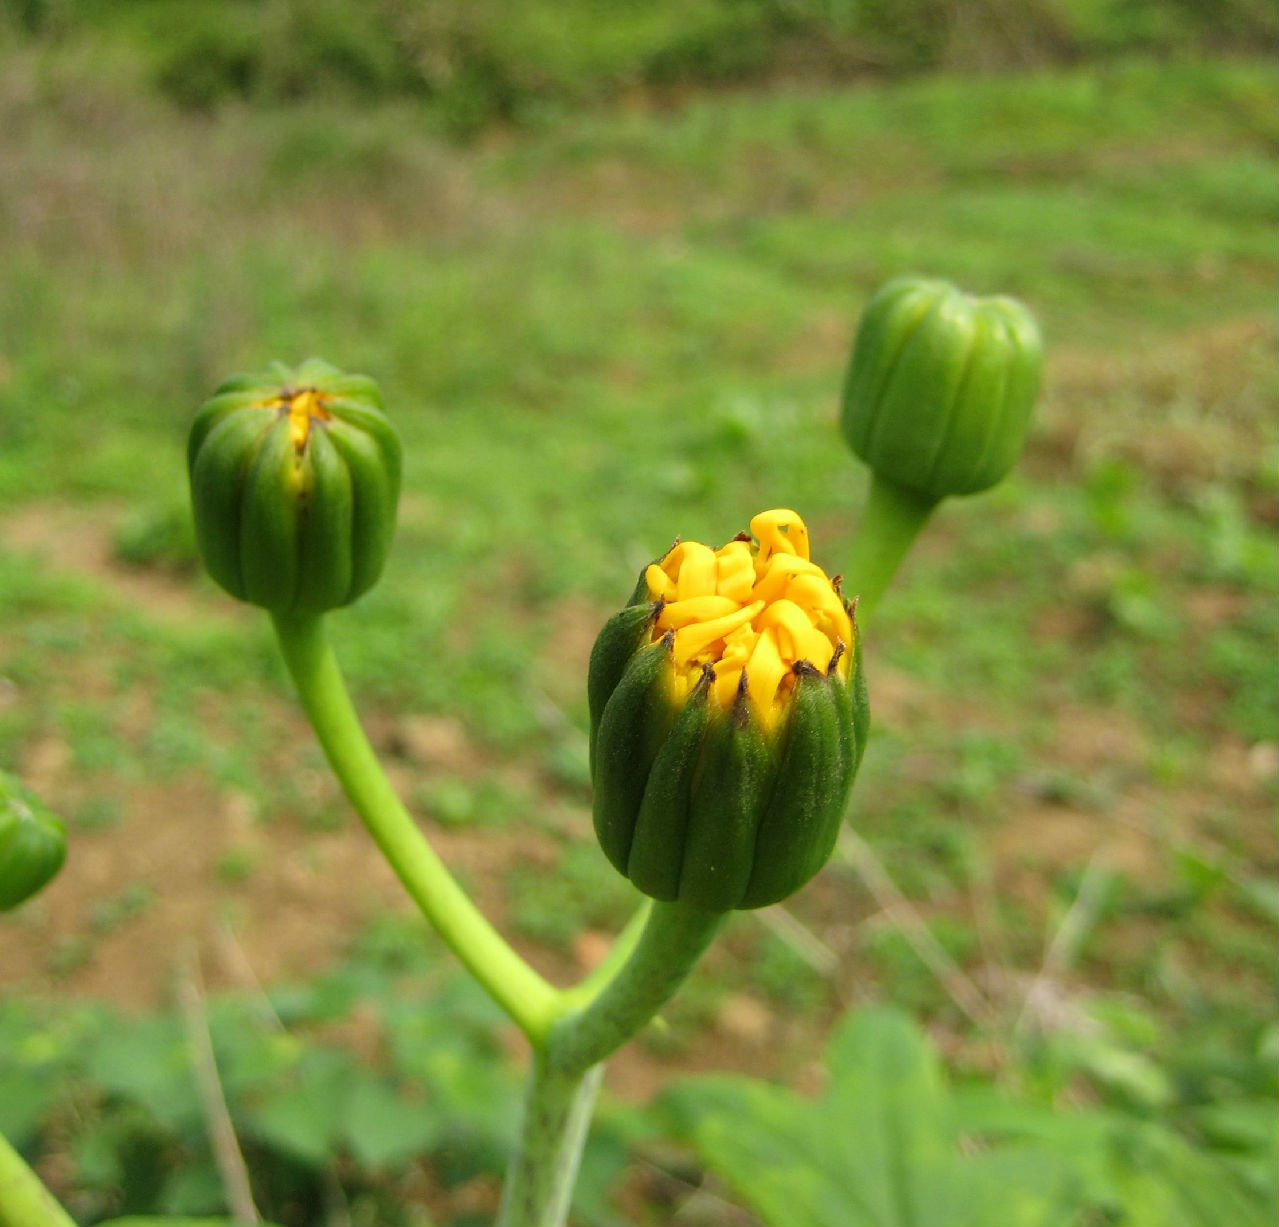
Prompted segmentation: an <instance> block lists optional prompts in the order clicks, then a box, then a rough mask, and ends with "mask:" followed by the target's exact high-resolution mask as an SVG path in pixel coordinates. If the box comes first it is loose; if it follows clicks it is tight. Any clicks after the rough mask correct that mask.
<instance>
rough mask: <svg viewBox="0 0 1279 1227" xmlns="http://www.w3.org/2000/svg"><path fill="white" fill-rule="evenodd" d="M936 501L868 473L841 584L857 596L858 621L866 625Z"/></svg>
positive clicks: (852, 594) (850, 594)
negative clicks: (867, 486) (855, 530)
mask: <svg viewBox="0 0 1279 1227" xmlns="http://www.w3.org/2000/svg"><path fill="white" fill-rule="evenodd" d="M936 506H937V504H936V502H934V501H931V500H929V499H927V498H925V497H924V496H923V495H919V494H914V493H912V492H911V491H910V490H906V489H904V488H903V487H901V486H897V485H894V484H893V483H892V482H890V481H887V480H885V479H884V478H882V477H879V476H877V475H873V476H872V477H871V483H870V490H869V491H868V492H867V495H866V506H865V507H864V508H863V509H862V518H861V522H860V523H859V524H858V525H857V536H856V537H854V538H853V550H852V553H851V554H850V555H849V558H848V565H847V567H846V568H845V570H844V581H845V583H844V588H845V591H846V592H847V593H848V595H849V596H856V597H857V598H858V600H857V621H858V623H859V624H860V625H865V623H866V621H867V619H868V618H869V617H870V616H871V615H872V614H873V613H874V611H875V608H876V607H877V606H878V605H879V601H880V598H881V597H882V596H883V595H884V591H885V589H887V587H888V585H889V584H890V583H891V582H892V578H893V576H894V575H896V574H897V568H898V567H899V566H900V565H901V562H902V559H903V558H905V557H906V554H907V552H908V551H909V550H910V547H911V546H912V545H913V544H914V541H915V538H916V537H917V536H918V535H919V531H920V529H922V528H923V527H924V525H925V524H926V523H927V522H928V517H929V516H930V515H931V514H932V512H933V508H934V507H936Z"/></svg>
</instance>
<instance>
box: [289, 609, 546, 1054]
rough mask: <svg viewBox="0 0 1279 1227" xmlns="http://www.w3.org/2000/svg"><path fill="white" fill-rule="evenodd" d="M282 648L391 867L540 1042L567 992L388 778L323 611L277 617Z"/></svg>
mask: <svg viewBox="0 0 1279 1227" xmlns="http://www.w3.org/2000/svg"><path fill="white" fill-rule="evenodd" d="M274 623H275V631H276V635H277V637H278V638H279V642H280V649H281V651H282V652H283V653H284V659H285V662H286V663H287V665H288V667H289V672H290V673H291V674H292V675H293V681H294V682H295V684H296V685H297V688H298V694H299V696H300V698H301V700H302V706H303V707H304V708H305V709H306V714H307V716H308V717H309V718H310V720H311V724H312V726H313V727H314V729H315V733H316V736H317V737H318V738H319V739H320V745H321V746H323V747H324V753H325V755H326V756H327V757H328V760H329V765H330V766H331V767H332V768H333V772H334V774H335V775H336V776H337V777H338V779H339V780H340V781H341V784H342V787H343V789H345V791H346V795H347V796H348V797H349V798H350V801H351V804H352V805H354V806H355V809H356V811H357V812H358V813H359V815H360V817H361V819H363V821H364V825H365V826H366V827H367V828H368V830H369V833H370V834H371V835H372V836H373V838H374V840H375V841H376V842H377V845H378V847H379V848H380V849H381V850H382V853H383V855H384V856H385V857H386V859H387V860H388V861H389V862H390V864H391V868H392V869H394V870H395V872H396V875H397V876H398V877H399V879H400V881H401V882H402V883H403V884H404V887H405V889H406V890H407V891H408V892H409V894H410V895H411V896H412V897H413V900H414V902H416V903H417V905H418V907H420V908H421V909H422V912H423V914H424V915H425V916H426V918H427V920H429V921H430V922H431V924H433V925H434V926H435V928H436V929H437V930H438V932H439V934H440V936H441V937H442V938H443V939H444V941H445V943H446V944H447V945H448V946H449V948H450V949H451V950H452V951H453V953H454V954H456V955H457V957H458V958H459V959H461V960H462V962H463V963H464V964H465V965H466V967H467V968H468V969H469V970H470V972H471V973H472V974H473V975H474V976H475V978H476V979H477V980H479V982H480V983H481V984H482V985H483V986H484V987H485V988H486V989H487V990H488V991H489V993H491V994H492V996H493V998H494V1000H495V1001H497V1003H498V1004H499V1005H500V1006H501V1007H502V1008H503V1009H504V1010H505V1011H506V1012H507V1013H508V1014H509V1015H510V1016H511V1018H513V1019H514V1020H515V1022H516V1023H517V1024H518V1025H519V1027H520V1028H521V1030H523V1032H524V1033H525V1035H527V1036H528V1038H529V1040H530V1041H531V1042H532V1043H533V1044H534V1045H535V1046H536V1045H540V1044H541V1043H542V1041H543V1039H544V1038H545V1035H546V1032H547V1029H548V1027H549V1026H550V1023H551V1021H552V1020H553V1019H554V1018H555V1017H556V1016H557V1015H558V1014H559V1013H560V1009H559V998H560V994H559V993H558V992H557V991H556V990H555V989H554V988H552V987H551V985H550V984H548V983H547V982H546V981H545V980H544V979H543V978H542V977H541V976H540V975H538V973H537V972H536V971H534V970H533V968H531V967H530V966H529V965H528V964H527V963H526V962H525V961H524V960H523V959H522V958H520V956H519V955H518V954H516V952H515V951H514V950H512V949H511V947H510V946H509V945H508V944H507V943H506V941H505V940H504V939H503V937H502V935H501V934H500V933H498V931H497V930H496V929H495V928H494V927H493V926H492V925H491V924H489V922H488V921H487V920H486V919H485V918H484V916H483V915H482V914H481V913H480V911H479V909H478V908H476V906H475V904H474V903H472V902H471V900H470V898H469V897H468V896H467V894H466V892H465V891H463V890H462V888H461V887H460V886H459V885H458V884H457V881H456V879H455V878H454V877H453V875H452V874H451V873H449V871H448V869H447V867H446V866H445V864H444V862H443V861H441V860H440V858H439V857H438V856H437V855H436V853H435V850H434V849H433V848H432V847H431V845H430V844H429V843H428V842H427V840H426V837H425V836H424V835H423V834H422V832H421V831H420V830H419V829H418V827H417V824H416V823H415V822H414V821H413V819H412V817H411V816H410V815H409V812H408V811H407V810H406V809H405V808H404V805H403V803H402V802H401V801H400V799H399V797H398V796H397V795H396V792H395V789H394V788H392V787H391V784H390V781H389V780H387V778H386V774H385V772H384V771H383V770H382V766H381V764H380V763H379V762H378V759H377V755H376V754H375V753H374V751H373V747H372V746H370V745H369V741H368V738H367V737H366V736H365V733H364V729H363V727H362V726H361V725H360V719H359V716H358V715H357V714H356V711H355V708H354V706H353V705H352V703H351V698H350V695H349V694H348V693H347V689H346V684H345V683H344V682H343V680H342V674H341V671H340V670H339V668H338V664H337V660H336V658H335V657H334V655H333V649H332V648H331V647H330V645H329V641H328V637H327V635H326V634H325V629H324V622H323V619H322V618H320V617H284V616H280V615H276V616H275V617H274Z"/></svg>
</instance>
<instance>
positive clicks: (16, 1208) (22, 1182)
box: [0, 1135, 75, 1227]
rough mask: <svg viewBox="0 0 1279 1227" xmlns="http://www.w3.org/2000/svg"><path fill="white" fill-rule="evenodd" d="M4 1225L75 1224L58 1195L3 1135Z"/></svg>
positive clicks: (0, 1201) (0, 1207)
mask: <svg viewBox="0 0 1279 1227" xmlns="http://www.w3.org/2000/svg"><path fill="white" fill-rule="evenodd" d="M0 1227H75V1223H74V1222H73V1221H72V1219H71V1216H70V1215H69V1214H68V1213H67V1212H66V1211H65V1210H64V1209H63V1208H62V1206H61V1205H60V1204H59V1203H58V1200H57V1198H56V1197H54V1195H53V1194H52V1193H50V1192H49V1190H48V1189H46V1188H45V1187H44V1185H43V1183H41V1180H40V1177H39V1176H37V1175H36V1174H35V1172H33V1171H32V1170H31V1169H30V1168H29V1167H28V1166H27V1165H26V1163H25V1162H24V1161H23V1158H22V1156H21V1155H20V1154H18V1152H17V1151H16V1150H14V1148H13V1147H12V1146H10V1145H9V1143H8V1142H7V1141H6V1140H5V1139H4V1137H3V1136H2V1135H0Z"/></svg>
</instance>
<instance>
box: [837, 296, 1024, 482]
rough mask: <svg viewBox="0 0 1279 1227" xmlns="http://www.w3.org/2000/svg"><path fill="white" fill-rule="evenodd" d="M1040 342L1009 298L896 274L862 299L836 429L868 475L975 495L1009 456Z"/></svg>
mask: <svg viewBox="0 0 1279 1227" xmlns="http://www.w3.org/2000/svg"><path fill="white" fill-rule="evenodd" d="M1041 359H1042V343H1041V341H1040V336H1039V329H1038V327H1037V326H1036V324H1035V320H1034V318H1033V316H1031V314H1030V312H1029V311H1028V310H1027V309H1026V308H1025V307H1024V306H1023V305H1022V304H1021V303H1019V302H1017V301H1016V300H1015V299H1012V298H1005V297H994V298H974V297H972V296H971V295H968V294H965V293H963V292H961V291H960V290H958V289H956V288H955V287H954V286H953V285H950V284H948V283H947V282H944V281H934V280H927V279H924V278H920V277H902V278H899V279H898V280H896V281H891V282H889V283H888V284H887V285H885V286H884V287H883V288H882V289H881V290H879V291H878V293H876V294H875V295H874V297H873V298H871V300H870V302H869V303H868V304H867V307H866V310H865V312H864V314H863V315H862V319H861V324H860V325H859V327H858V331H857V337H856V340H855V342H854V345H853V355H852V362H851V364H850V366H849V370H848V376H847V379H846V381H845V384H844V400H843V431H844V436H845V438H846V439H847V440H848V443H849V445H850V446H851V447H852V449H853V451H854V452H856V453H857V455H858V456H860V457H861V459H862V460H864V461H865V462H866V463H867V464H868V465H869V466H870V467H871V469H873V470H874V471H875V473H876V475H877V476H879V477H881V478H884V479H886V480H888V481H891V482H893V483H894V484H896V485H898V486H902V487H904V488H905V489H907V490H910V491H913V492H914V493H916V494H919V495H921V496H923V497H924V498H927V499H941V498H944V497H946V496H947V495H952V494H975V493H977V492H978V491H981V490H985V489H988V488H989V487H990V486H993V485H995V483H996V482H998V481H1001V480H1002V479H1003V478H1004V477H1005V476H1006V475H1007V474H1008V472H1009V470H1010V469H1011V468H1012V467H1013V465H1014V464H1015V463H1016V462H1017V458H1018V456H1020V455H1021V451H1022V446H1023V444H1024V443H1025V439H1026V430H1027V427H1028V426H1029V423H1030V413H1031V409H1032V408H1033V407H1034V403H1035V396H1036V394H1037V393H1038V390H1039V374H1040V365H1041Z"/></svg>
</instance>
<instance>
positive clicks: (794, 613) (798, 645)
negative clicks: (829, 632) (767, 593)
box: [758, 600, 835, 669]
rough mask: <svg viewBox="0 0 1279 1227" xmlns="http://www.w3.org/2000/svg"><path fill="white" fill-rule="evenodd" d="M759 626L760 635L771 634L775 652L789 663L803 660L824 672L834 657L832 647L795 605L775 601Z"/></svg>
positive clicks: (760, 618) (783, 601) (761, 615)
mask: <svg viewBox="0 0 1279 1227" xmlns="http://www.w3.org/2000/svg"><path fill="white" fill-rule="evenodd" d="M758 625H759V628H760V630H761V631H765V630H767V629H770V628H772V629H773V630H774V633H775V634H776V636H777V647H778V650H779V651H780V652H781V654H782V659H783V660H785V661H787V662H788V663H794V662H795V661H797V660H806V661H808V662H809V664H811V665H814V666H815V667H817V668H818V669H825V668H826V666H827V665H829V664H830V658H831V657H832V656H833V655H834V654H835V645H834V644H833V643H832V642H831V641H830V640H829V639H828V638H827V637H826V636H825V635H823V634H822V632H821V631H819V630H818V629H817V628H816V627H815V626H814V625H813V624H812V622H811V621H809V618H808V615H807V614H806V613H805V612H804V611H803V610H802V609H800V607H799V606H798V605H796V604H795V602H794V601H787V600H780V601H774V602H773V603H772V604H771V605H770V606H769V607H768V608H767V609H766V610H764V612H763V613H762V614H760V616H759V621H758Z"/></svg>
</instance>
